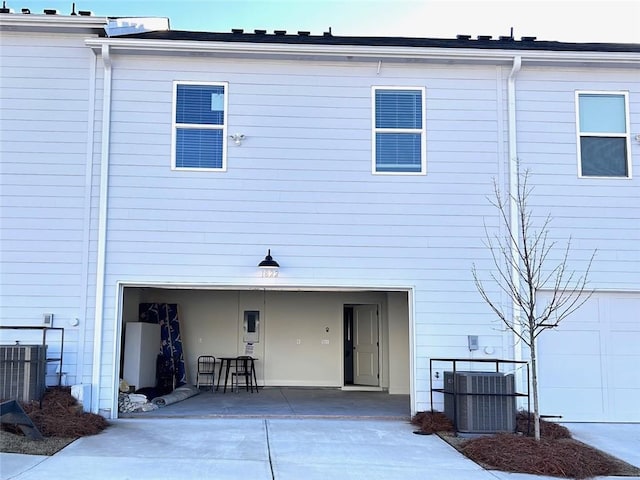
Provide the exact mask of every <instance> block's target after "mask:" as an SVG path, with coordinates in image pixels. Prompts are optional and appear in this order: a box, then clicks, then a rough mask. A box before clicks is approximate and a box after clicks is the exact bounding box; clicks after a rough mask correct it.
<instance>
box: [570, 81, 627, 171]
mask: <svg viewBox="0 0 640 480" xmlns="http://www.w3.org/2000/svg"><path fill="white" fill-rule="evenodd" d="M576 121H577V132H578V142H577V143H578V169H579V172H580V176H581V177H623V178H625V177H627V178H628V177H631V155H630V145H631V144H630V136H629V99H628V95H627V92H587V91H578V92H576Z"/></svg>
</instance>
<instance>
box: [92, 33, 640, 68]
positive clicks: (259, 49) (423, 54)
mask: <svg viewBox="0 0 640 480" xmlns="http://www.w3.org/2000/svg"><path fill="white" fill-rule="evenodd" d="M85 44H86V45H87V46H89V47H91V48H93V49H94V50H99V49H101V48H102V46H103V45H109V47H110V48H111V49H112V51H115V52H122V53H126V52H127V51H131V52H138V53H139V52H144V53H150V54H158V55H162V54H175V55H180V54H192V53H198V54H202V55H206V54H210V55H225V56H233V55H251V56H277V57H289V58H300V57H314V58H335V59H344V60H375V61H378V60H396V61H468V62H475V63H478V62H485V63H486V62H491V63H498V64H502V63H505V64H506V63H510V62H511V61H512V59H513V58H514V57H516V56H519V57H521V58H522V61H523V62H527V63H556V62H564V63H579V64H588V63H598V64H600V65H603V64H615V65H618V66H634V67H637V66H638V65H640V49H638V51H631V52H627V51H621V52H615V51H614V52H611V51H580V50H576V51H564V50H563V51H556V50H540V49H538V50H534V49H517V50H515V49H499V48H486V49H482V48H478V47H476V48H471V47H468V48H462V47H458V48H443V47H439V46H435V47H416V46H395V45H392V46H387V45H346V44H335V43H333V44H330V45H327V44H317V43H304V44H302V43H296V44H291V43H253V42H237V41H236V42H224V41H217V42H214V41H210V42H203V41H190V40H157V39H147V38H138V37H136V36H127V37H119V38H101V39H87V40H86V41H85Z"/></svg>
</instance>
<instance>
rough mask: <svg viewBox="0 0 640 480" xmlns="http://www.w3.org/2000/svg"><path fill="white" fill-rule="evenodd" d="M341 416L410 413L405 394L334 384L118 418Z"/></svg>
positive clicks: (202, 399) (194, 400)
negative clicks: (335, 386)
mask: <svg viewBox="0 0 640 480" xmlns="http://www.w3.org/2000/svg"><path fill="white" fill-rule="evenodd" d="M256 416H257V417H261V418H265V417H267V418H268V417H272V418H277V417H345V418H359V417H360V418H381V419H389V420H392V419H393V420H406V419H408V418H409V417H410V416H411V407H410V400H409V395H390V394H388V393H386V392H370V391H351V390H350V391H343V390H340V389H337V388H296V387H266V388H261V389H260V392H259V393H255V392H254V393H251V392H247V391H245V390H240V392H238V393H235V392H230V391H229V390H227V393H222V390H220V391H217V392H216V391H214V392H212V391H211V390H204V389H203V390H202V391H201V393H200V394H199V395H196V396H194V397H191V398H188V399H186V400H183V401H181V402H178V403H174V404H172V405H168V406H166V407H162V408H158V409H157V410H151V411H149V412H134V413H121V414H120V415H119V417H120V418H162V417H173V418H176V417H256Z"/></svg>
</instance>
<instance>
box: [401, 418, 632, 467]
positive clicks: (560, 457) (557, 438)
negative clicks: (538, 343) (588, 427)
mask: <svg viewBox="0 0 640 480" xmlns="http://www.w3.org/2000/svg"><path fill="white" fill-rule="evenodd" d="M411 423H412V424H413V425H415V426H417V427H419V429H420V430H419V431H418V432H416V433H423V434H431V433H437V434H438V435H439V436H440V437H441V438H442V439H443V440H445V441H446V442H448V443H449V444H450V445H451V446H453V447H454V448H456V449H457V450H458V451H459V452H461V453H462V454H464V455H465V456H466V457H468V458H469V459H471V460H473V461H475V462H476V463H478V464H480V465H482V466H483V467H485V468H487V469H490V470H491V469H493V470H501V471H505V472H516V473H529V474H534V475H547V476H552V477H561V478H575V479H585V478H592V477H595V476H599V475H618V476H633V475H639V474H640V469H638V468H636V467H634V466H633V465H629V464H627V463H625V462H623V461H622V460H619V459H617V458H614V457H612V456H610V455H607V454H605V453H603V452H601V451H599V450H597V449H595V448H593V447H590V446H588V445H585V444H583V443H581V442H579V441H577V440H574V439H572V438H571V433H570V432H569V430H568V429H567V428H565V427H563V426H562V425H558V424H556V423H553V422H546V421H544V420H542V421H541V422H540V436H541V439H540V441H536V440H535V438H533V421H531V422H530V421H529V418H528V415H527V414H525V413H519V414H518V417H517V422H516V423H517V427H516V433H499V434H496V435H483V436H478V437H475V438H470V439H465V438H461V437H458V436H456V435H455V434H454V433H453V432H454V427H453V424H452V423H451V422H450V421H449V419H448V418H447V417H446V416H445V415H444V414H443V413H442V412H420V413H418V414H416V415H415V416H414V417H413V418H412V419H411Z"/></svg>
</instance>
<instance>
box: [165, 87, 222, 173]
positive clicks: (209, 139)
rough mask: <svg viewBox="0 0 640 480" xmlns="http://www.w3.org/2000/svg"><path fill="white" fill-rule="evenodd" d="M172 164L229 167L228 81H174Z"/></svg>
mask: <svg viewBox="0 0 640 480" xmlns="http://www.w3.org/2000/svg"><path fill="white" fill-rule="evenodd" d="M173 89H174V91H173V107H174V115H173V142H172V143H173V145H172V168H174V169H189V170H218V171H225V170H226V169H227V152H226V151H227V148H226V147H227V135H226V133H227V84H226V83H194V82H174V85H173Z"/></svg>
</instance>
